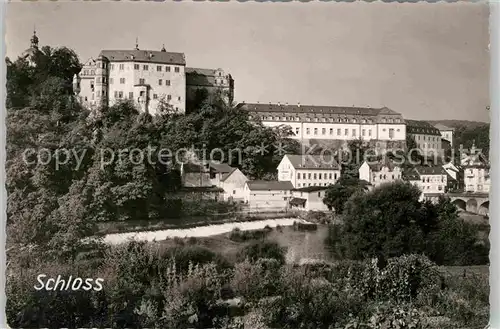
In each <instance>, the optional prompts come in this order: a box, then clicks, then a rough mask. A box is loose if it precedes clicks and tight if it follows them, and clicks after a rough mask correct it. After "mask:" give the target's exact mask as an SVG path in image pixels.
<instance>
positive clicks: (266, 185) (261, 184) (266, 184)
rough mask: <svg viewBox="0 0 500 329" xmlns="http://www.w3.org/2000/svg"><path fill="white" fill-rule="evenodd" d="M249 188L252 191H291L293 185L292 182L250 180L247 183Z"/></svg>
mask: <svg viewBox="0 0 500 329" xmlns="http://www.w3.org/2000/svg"><path fill="white" fill-rule="evenodd" d="M247 185H248V188H249V189H250V190H251V191H291V190H293V184H292V182H290V181H284V182H282V181H276V180H271V181H265V180H250V181H248V182H247Z"/></svg>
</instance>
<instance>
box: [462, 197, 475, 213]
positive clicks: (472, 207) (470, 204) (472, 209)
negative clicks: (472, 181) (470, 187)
mask: <svg viewBox="0 0 500 329" xmlns="http://www.w3.org/2000/svg"><path fill="white" fill-rule="evenodd" d="M465 209H466V210H467V211H468V212H472V213H475V214H476V213H477V200H476V199H472V198H471V199H469V200H468V201H467V207H466V208H465Z"/></svg>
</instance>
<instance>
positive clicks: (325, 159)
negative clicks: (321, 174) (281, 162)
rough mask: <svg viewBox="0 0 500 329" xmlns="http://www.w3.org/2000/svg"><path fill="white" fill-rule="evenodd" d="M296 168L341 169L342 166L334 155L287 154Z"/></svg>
mask: <svg viewBox="0 0 500 329" xmlns="http://www.w3.org/2000/svg"><path fill="white" fill-rule="evenodd" d="M285 157H287V158H288V159H289V160H290V162H291V163H292V166H293V167H294V168H295V169H330V170H340V166H339V164H338V163H337V161H336V160H335V158H334V157H333V156H328V155H325V156H320V155H296V154H287V155H285Z"/></svg>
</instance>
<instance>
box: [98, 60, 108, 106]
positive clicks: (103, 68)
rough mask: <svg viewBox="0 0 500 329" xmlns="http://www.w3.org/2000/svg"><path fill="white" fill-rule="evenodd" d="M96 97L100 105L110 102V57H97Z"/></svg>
mask: <svg viewBox="0 0 500 329" xmlns="http://www.w3.org/2000/svg"><path fill="white" fill-rule="evenodd" d="M95 73H96V75H95V79H96V81H95V97H96V98H95V99H96V104H97V106H98V107H101V106H103V105H105V104H107V103H108V59H107V58H106V57H104V56H99V57H97V59H96V72H95Z"/></svg>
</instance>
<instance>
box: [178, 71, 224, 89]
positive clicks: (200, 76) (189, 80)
mask: <svg viewBox="0 0 500 329" xmlns="http://www.w3.org/2000/svg"><path fill="white" fill-rule="evenodd" d="M185 71H186V85H187V86H196V87H224V86H226V87H227V86H228V84H227V83H226V84H225V85H224V84H222V82H223V81H224V80H222V79H225V78H226V77H227V76H226V75H225V74H224V71H222V69H200V68H193V67H186V70H185ZM219 73H220V75H219ZM229 78H230V77H229ZM218 81H219V83H217V82H218Z"/></svg>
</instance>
